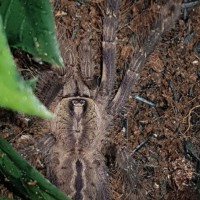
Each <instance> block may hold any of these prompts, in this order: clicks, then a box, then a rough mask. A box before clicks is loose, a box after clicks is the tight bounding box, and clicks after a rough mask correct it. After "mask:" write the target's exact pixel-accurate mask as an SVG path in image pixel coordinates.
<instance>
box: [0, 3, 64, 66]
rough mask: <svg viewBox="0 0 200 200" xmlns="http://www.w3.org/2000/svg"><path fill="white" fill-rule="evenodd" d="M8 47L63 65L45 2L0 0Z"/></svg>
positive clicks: (50, 8)
mask: <svg viewBox="0 0 200 200" xmlns="http://www.w3.org/2000/svg"><path fill="white" fill-rule="evenodd" d="M0 13H1V15H2V19H3V25H4V29H5V31H6V35H7V38H8V42H9V45H11V46H13V47H16V48H20V49H22V50H24V51H26V52H28V53H30V54H32V55H33V56H34V57H37V58H40V59H42V60H44V61H46V62H49V63H51V64H55V65H63V60H62V57H61V56H60V52H59V49H58V45H57V41H56V35H55V30H54V23H53V22H54V19H53V12H52V6H51V4H50V2H49V0H40V1H30V0H0Z"/></svg>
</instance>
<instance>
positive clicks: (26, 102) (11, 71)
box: [0, 18, 52, 118]
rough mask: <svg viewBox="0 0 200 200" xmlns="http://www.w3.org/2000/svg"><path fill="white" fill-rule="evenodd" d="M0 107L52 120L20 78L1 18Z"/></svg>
mask: <svg viewBox="0 0 200 200" xmlns="http://www.w3.org/2000/svg"><path fill="white" fill-rule="evenodd" d="M0 97H1V98H0V106H1V107H5V108H11V109H13V110H16V111H19V112H24V113H27V114H32V115H38V116H41V117H47V118H50V117H51V116H52V115H51V113H50V112H49V111H47V109H46V108H45V107H44V106H43V105H42V104H41V103H40V102H39V100H38V99H37V98H36V97H35V96H34V94H33V92H32V90H31V88H30V87H28V86H27V85H26V84H25V81H23V80H22V78H21V77H20V76H19V74H18V72H17V70H16V67H15V63H14V60H13V58H12V56H11V52H10V49H9V47H8V44H7V40H6V36H5V34H4V31H3V26H2V21H1V18H0Z"/></svg>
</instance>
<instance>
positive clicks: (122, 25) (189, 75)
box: [0, 0, 200, 200]
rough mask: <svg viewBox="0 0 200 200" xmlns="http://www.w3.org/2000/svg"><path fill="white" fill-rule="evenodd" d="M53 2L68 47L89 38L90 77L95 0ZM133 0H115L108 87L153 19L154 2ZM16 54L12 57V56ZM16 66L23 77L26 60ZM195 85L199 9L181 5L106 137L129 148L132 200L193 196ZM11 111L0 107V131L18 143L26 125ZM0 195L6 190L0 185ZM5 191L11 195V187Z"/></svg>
mask: <svg viewBox="0 0 200 200" xmlns="http://www.w3.org/2000/svg"><path fill="white" fill-rule="evenodd" d="M61 2H62V3H63V4H62V5H63V7H58V6H55V8H56V9H55V16H56V20H57V24H59V25H60V23H61V24H62V25H64V26H66V27H68V28H67V31H66V35H68V37H69V38H70V37H71V39H72V40H73V41H74V43H76V44H77V43H78V42H79V40H80V38H81V37H85V36H87V35H90V36H91V37H92V40H91V46H92V47H93V49H94V52H93V60H94V63H95V65H94V66H95V71H96V76H97V77H98V76H99V74H100V65H101V35H102V12H103V6H102V4H101V0H99V1H98V2H99V3H97V1H91V2H90V3H89V2H87V1H84V0H83V1H82V0H77V1H64V0H63V1H62V0H61ZM134 2H135V1H129V0H126V1H122V5H121V9H120V12H121V14H120V15H119V31H118V33H117V72H116V79H117V81H116V89H117V87H118V85H119V83H120V80H121V79H122V77H123V75H124V71H125V69H126V67H127V65H128V63H129V60H130V57H131V55H132V53H134V51H135V49H136V46H137V45H140V42H141V41H142V40H143V39H144V38H145V36H146V34H148V31H147V30H148V28H149V27H151V25H152V24H148V23H152V20H153V19H154V18H156V16H157V14H156V8H157V6H158V5H159V4H160V2H161V1H156V2H157V3H153V1H150V0H149V1H148V0H139V1H137V2H136V3H134ZM55 5H56V4H55ZM150 19H151V20H150ZM141 20H143V21H141ZM144 27H145V28H144ZM143 29H144V30H143ZM146 29H147V30H146ZM58 34H61V33H58ZM138 38H139V39H138ZM61 50H62V48H61ZM17 56H18V57H20V55H19V54H17ZM16 59H18V60H20V59H21V58H16ZM65 62H67V60H65ZM19 63H20V64H21V67H20V69H21V72H22V75H24V76H25V78H26V77H28V76H29V75H30V74H29V73H28V75H27V74H26V70H25V69H26V68H27V61H26V64H25V62H24V61H23V62H20V61H19ZM31 65H32V66H33V65H36V64H31ZM199 88H200V6H196V7H192V8H188V9H183V10H182V14H181V16H180V18H179V20H178V21H177V23H176V25H175V26H174V27H172V28H171V30H170V31H168V32H167V33H166V34H164V36H163V37H162V40H161V41H160V42H159V44H158V45H157V47H156V49H155V51H154V52H153V53H152V54H151V56H150V57H149V58H148V60H147V62H146V64H145V66H144V68H143V69H142V70H141V74H140V79H139V81H138V82H137V85H136V89H134V91H133V92H132V94H131V95H130V96H129V99H128V102H127V103H126V106H125V108H124V110H123V111H122V113H120V114H119V116H116V123H115V124H114V127H115V129H114V130H115V131H112V134H111V138H112V140H113V141H114V143H115V144H116V146H117V147H123V146H125V147H127V148H128V150H129V151H130V152H132V157H133V159H134V160H135V163H136V165H137V174H136V175H137V179H138V180H139V184H138V185H140V187H139V186H138V188H137V189H136V193H138V199H148V200H154V199H155V200H159V199H165V200H168V199H170V200H198V199H200V177H199V176H200V153H199V152H200V118H199V115H200V90H199ZM15 115H16V114H14V113H12V112H10V111H9V112H8V111H5V110H2V111H1V112H0V131H1V134H3V135H4V137H5V138H8V140H9V141H10V142H11V143H12V144H13V145H14V146H16V147H18V146H20V144H19V143H18V142H19V141H22V140H20V138H21V137H22V136H23V134H24V135H25V136H26V134H28V133H27V132H28V131H27V130H28V128H27V127H24V125H22V124H24V123H21V121H20V120H16V119H17V118H16V117H15ZM27 126H28V125H27ZM8 135H9V137H8ZM36 157H37V155H36ZM35 160H37V158H35ZM34 163H36V161H35V162H34ZM35 165H36V167H38V166H39V165H38V164H35ZM109 165H110V166H109V167H110V169H111V170H110V182H111V188H112V194H113V199H114V200H122V199H125V194H123V187H122V185H123V184H122V185H121V182H122V180H121V179H120V175H119V174H118V173H117V168H115V167H114V166H112V165H111V164H109ZM0 195H1V196H7V195H8V191H7V189H5V188H4V187H3V186H1V187H0ZM9 195H11V196H12V191H10V192H9Z"/></svg>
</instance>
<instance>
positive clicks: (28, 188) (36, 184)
mask: <svg viewBox="0 0 200 200" xmlns="http://www.w3.org/2000/svg"><path fill="white" fill-rule="evenodd" d="M0 172H1V173H2V174H3V175H4V176H5V177H6V180H7V181H9V182H12V187H13V189H14V190H15V191H17V193H20V194H21V195H23V196H24V197H25V198H26V199H31V200H36V199H41V200H69V198H68V197H66V196H65V195H64V194H63V193H62V192H60V191H59V190H58V189H57V188H56V187H55V186H54V185H52V184H51V183H50V182H49V181H48V180H47V179H45V178H44V177H43V176H42V175H41V174H40V173H39V172H38V171H37V170H36V169H34V168H33V167H32V166H31V165H30V164H28V163H27V161H26V160H25V159H24V158H22V157H21V156H20V155H19V154H18V153H17V152H16V151H15V150H14V149H13V148H12V147H11V145H10V144H9V143H8V142H6V141H5V140H4V139H3V138H2V137H0Z"/></svg>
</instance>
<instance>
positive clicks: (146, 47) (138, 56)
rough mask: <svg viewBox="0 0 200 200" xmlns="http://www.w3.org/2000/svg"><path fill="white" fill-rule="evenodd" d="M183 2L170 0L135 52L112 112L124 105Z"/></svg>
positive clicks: (111, 104) (116, 96)
mask: <svg viewBox="0 0 200 200" xmlns="http://www.w3.org/2000/svg"><path fill="white" fill-rule="evenodd" d="M180 9H181V4H180V3H176V2H174V1H172V0H171V1H169V2H168V3H167V4H166V5H164V7H163V8H162V9H161V11H160V16H159V19H158V20H157V21H156V23H155V26H154V27H155V28H153V29H152V30H151V31H150V33H149V35H148V36H147V39H146V40H145V41H144V43H143V45H142V46H141V48H140V49H139V50H138V51H137V52H136V53H135V54H134V56H133V58H132V59H131V62H130V66H129V69H128V70H127V71H126V73H125V76H124V78H123V80H122V82H121V84H120V87H119V89H118V91H117V93H116V95H115V97H114V99H113V100H112V102H111V103H110V105H109V106H110V107H111V112H118V111H119V110H120V109H121V107H122V106H123V105H124V103H125V101H126V99H127V97H128V95H129V93H130V91H131V90H132V89H134V86H135V84H136V82H137V80H138V79H139V72H140V71H141V67H142V66H143V65H144V63H145V62H146V60H147V57H148V56H149V55H150V54H151V53H152V51H153V50H154V49H155V46H156V44H157V43H158V41H159V40H160V39H161V35H162V34H163V33H164V32H165V31H166V30H168V29H169V27H171V25H173V24H174V23H175V21H176V19H177V18H178V16H179V14H180Z"/></svg>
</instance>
